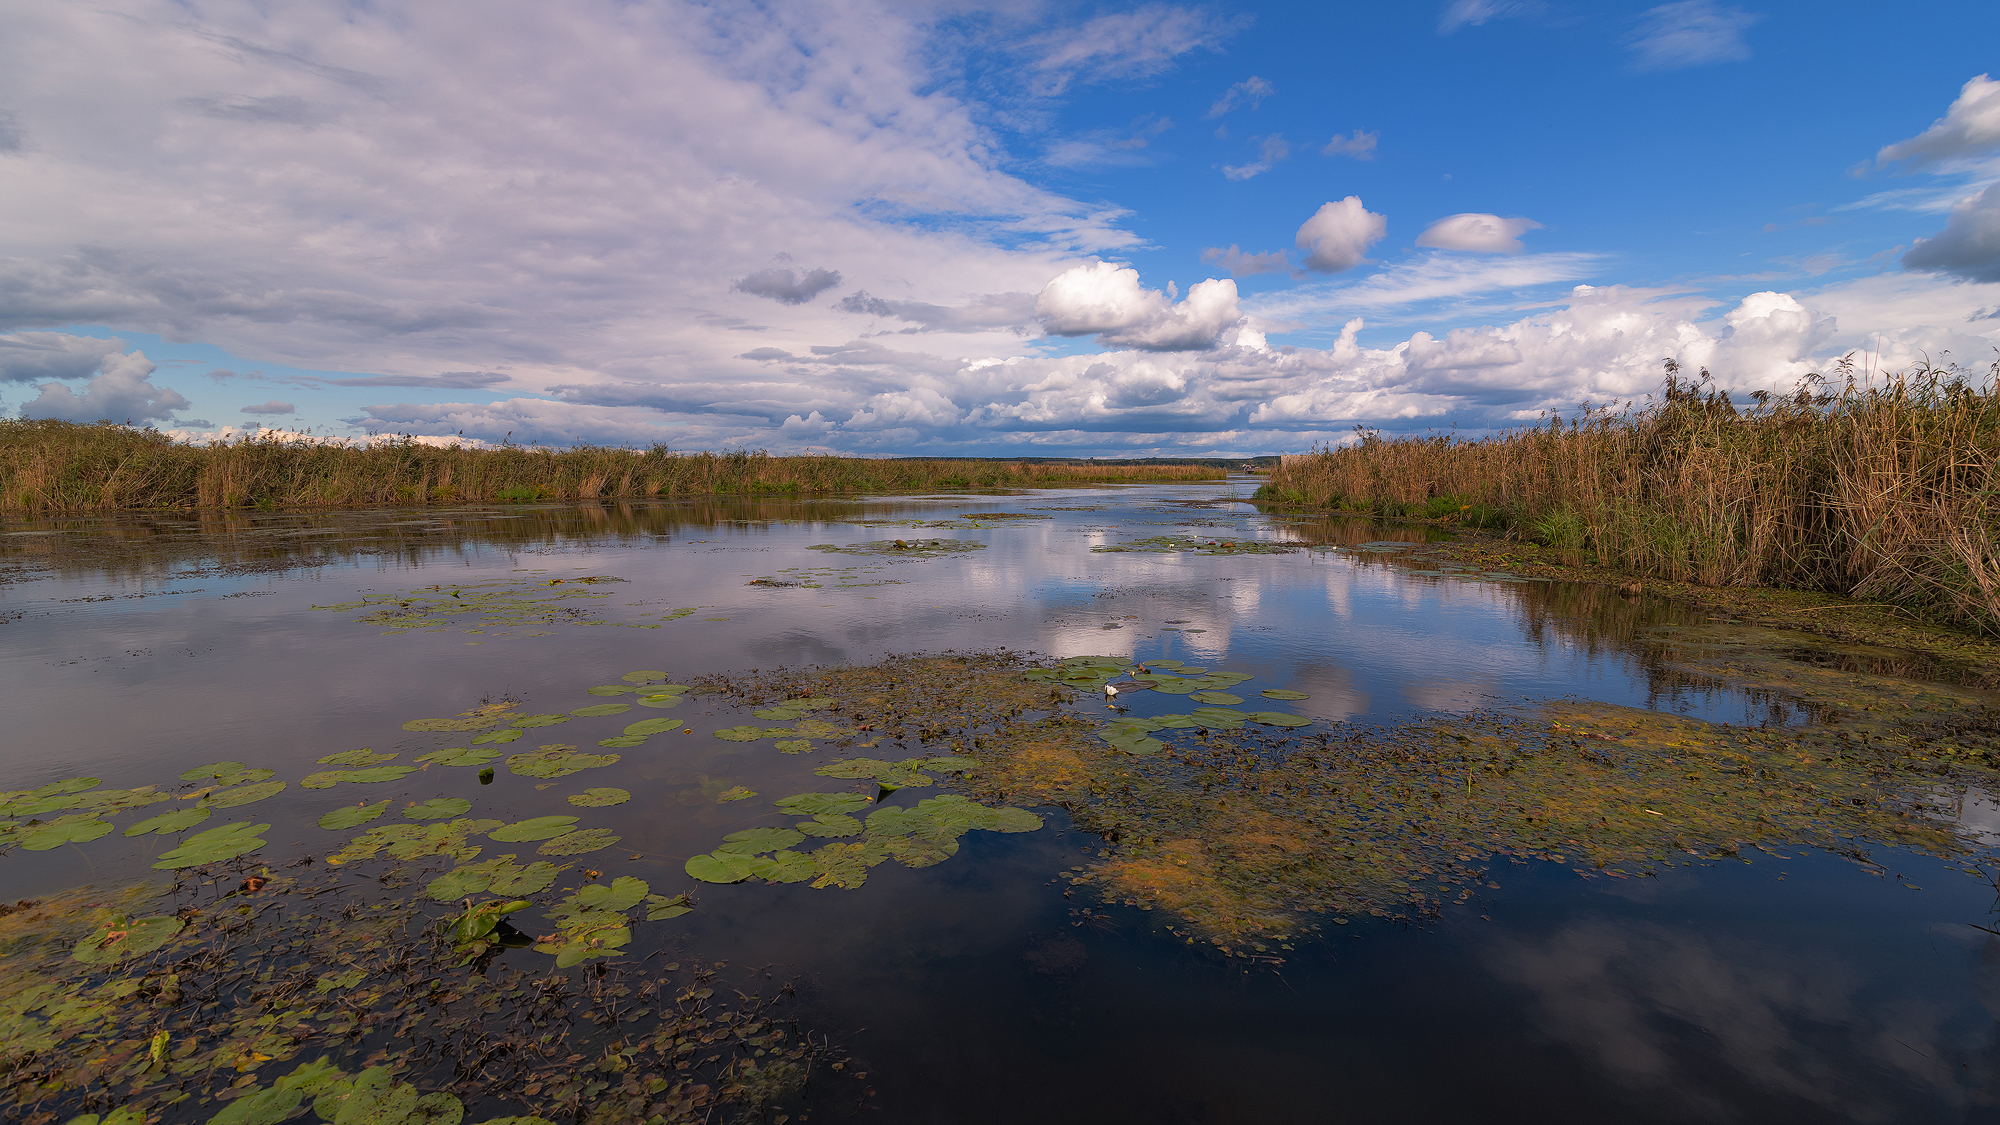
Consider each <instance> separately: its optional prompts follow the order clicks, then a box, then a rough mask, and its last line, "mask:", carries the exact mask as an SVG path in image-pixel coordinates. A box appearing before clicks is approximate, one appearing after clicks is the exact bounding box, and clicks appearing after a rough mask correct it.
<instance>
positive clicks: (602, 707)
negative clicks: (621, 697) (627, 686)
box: [570, 703, 632, 719]
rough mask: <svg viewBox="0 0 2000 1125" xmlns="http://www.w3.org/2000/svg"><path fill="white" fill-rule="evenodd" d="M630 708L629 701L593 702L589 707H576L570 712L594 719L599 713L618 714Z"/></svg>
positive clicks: (580, 716)
mask: <svg viewBox="0 0 2000 1125" xmlns="http://www.w3.org/2000/svg"><path fill="white" fill-rule="evenodd" d="M631 709H632V705H631V704H630V703H595V704H592V705H591V706H589V707H578V708H577V709H575V710H573V711H571V712H570V714H571V715H575V716H577V717H579V718H585V719H594V718H597V717H599V716H601V715H620V714H623V713H625V712H627V711H630V710H631Z"/></svg>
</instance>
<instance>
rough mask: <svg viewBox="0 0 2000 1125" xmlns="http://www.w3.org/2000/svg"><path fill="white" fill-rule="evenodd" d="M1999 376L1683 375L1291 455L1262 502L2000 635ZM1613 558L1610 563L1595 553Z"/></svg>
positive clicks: (1673, 369) (1998, 372)
mask: <svg viewBox="0 0 2000 1125" xmlns="http://www.w3.org/2000/svg"><path fill="white" fill-rule="evenodd" d="M1996 495H2000V363H1996V364H1994V366H1993V368H1992V369H1991V370H1990V371H1989V372H1988V373H1987V377H1986V379H1985V381H1984V382H1983V384H1980V383H1975V382H1973V381H1972V380H1970V379H1968V378H1967V377H1966V375H1965V374H1964V373H1963V372H1961V371H1960V370H1959V369H1958V368H1957V367H1956V366H1951V365H1947V366H1944V367H1937V366H1933V365H1931V364H1929V363H1924V364H1921V365H1919V366H1917V367H1915V368H1913V369H1911V370H1908V371H1904V372H1900V373H1896V374H1893V375H1889V376H1887V377H1886V378H1880V379H1876V380H1864V379H1861V378H1858V377H1857V375H1856V373H1855V371H1854V369H1853V367H1852V364H1851V362H1850V361H1845V360H1844V361H1842V363H1841V364H1840V366H1839V367H1838V368H1837V369H1836V370H1835V372H1834V375H1833V377H1832V378H1831V379H1827V378H1822V377H1821V376H1817V375H1814V376H1809V377H1808V378H1807V379H1806V380H1805V381H1804V382H1803V383H1801V384H1800V386H1799V387H1798V388H1797V389H1796V390H1795V391H1794V392H1792V393H1790V394H1782V395H1774V394H1770V393H1768V392H1761V391H1760V392H1757V393H1756V394H1754V395H1753V396H1752V401H1751V402H1750V403H1747V404H1743V405H1741V406H1739V405H1738V404H1737V403H1735V402H1733V401H1732V400H1731V398H1730V396H1729V395H1728V394H1727V393H1725V392H1723V391H1719V390H1716V389H1714V388H1713V383H1712V380H1711V378H1710V376H1709V373H1708V372H1707V371H1706V370H1704V371H1702V372H1701V374H1700V376H1699V377H1698V378H1695V379H1687V378H1685V377H1684V376H1683V374H1682V372H1681V370H1680V368H1679V367H1678V365H1675V364H1673V363H1669V364H1668V366H1667V377H1666V386H1665V390H1664V393H1663V394H1662V395H1660V396H1658V397H1657V398H1654V399H1651V401H1649V402H1648V403H1646V404H1645V405H1643V406H1638V407H1633V406H1626V407H1622V408H1619V407H1600V408H1594V409H1593V408H1589V407H1586V408H1584V409H1582V410H1580V411H1579V412H1578V413H1576V414H1575V415H1573V416H1571V417H1570V418H1569V419H1567V420H1565V419H1562V418H1560V417H1555V418H1551V419H1549V420H1548V421H1547V423H1546V424H1543V425H1539V426H1536V427H1534V428H1530V429H1523V430H1519V431H1515V432H1510V433H1506V434H1502V435H1499V436H1496V437H1490V438H1485V439H1480V440H1462V439H1457V438H1453V437H1448V436H1426V437H1411V438H1402V439H1395V440H1390V439H1384V438H1382V437H1381V436H1380V435H1379V434H1377V433H1375V432H1372V431H1365V430H1364V431H1362V434H1361V440H1360V441H1359V442H1357V443H1355V444H1352V445H1348V446H1343V447H1340V448H1332V449H1324V450H1319V451H1316V452H1315V453H1313V454H1310V455H1307V456H1304V457H1293V458H1288V459H1287V463H1286V464H1284V465H1282V466H1280V467H1279V469H1278V470H1276V471H1275V472H1274V473H1273V474H1272V477H1271V481H1270V483H1269V484H1268V485H1266V486H1265V487H1264V489H1262V490H1260V492H1259V498H1260V499H1265V500H1275V501H1279V502H1283V503H1290V504H1299V505H1308V506H1311V507H1316V508H1327V509H1334V510H1341V511H1363V512H1370V513H1373V514H1376V515H1382V516H1401V517H1419V518H1434V519H1446V520H1455V521H1460V522H1464V523H1469V524H1473V525H1477V526H1487V527H1495V528H1502V529H1505V530H1507V531H1508V532H1509V533H1510V534H1512V535H1514V536H1517V537H1519V538H1522V539H1527V540H1533V541H1535V542H1539V543H1541V544H1544V545H1546V546H1550V547H1554V548H1557V549H1558V550H1560V551H1561V552H1562V553H1563V554H1564V555H1565V556H1566V557H1567V559H1568V561H1570V562H1572V563H1582V562H1585V561H1595V562H1597V563H1599V564H1601V565H1605V566H1612V567H1618V568H1621V569H1624V570H1627V571H1631V572H1634V573H1637V574H1640V575H1645V576H1649V577H1655V578H1663V579H1668V580H1671V581H1676V582H1691V583H1697V584H1701V585H1708V586H1730V585H1769V586H1795V587H1804V588H1813V589H1823V590H1830V591H1835V592H1838V593H1842V594H1847V595H1851V596H1853V597H1854V598H1856V599H1858V600H1861V601H1866V602H1881V603H1895V604H1898V605H1903V606H1908V607H1914V608H1918V609H1921V610H1923V611H1926V612H1927V613H1928V614H1930V615H1932V616H1935V617H1937V618H1941V619H1943V620H1945V621H1949V622H1951V623H1954V624H1957V625H1961V626H1966V627H1970V628H1973V629H1976V630H1978V631H1981V632H1986V633H2000V537H1996V527H1995V516H1996V514H2000V510H1996V507H1995V505H1994V498H1995V496H1996ZM1590 556H1594V560H1593V559H1591V558H1590Z"/></svg>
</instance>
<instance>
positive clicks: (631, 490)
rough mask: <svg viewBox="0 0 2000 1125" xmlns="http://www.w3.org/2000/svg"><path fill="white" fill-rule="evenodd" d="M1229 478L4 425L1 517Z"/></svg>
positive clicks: (1019, 465)
mask: <svg viewBox="0 0 2000 1125" xmlns="http://www.w3.org/2000/svg"><path fill="white" fill-rule="evenodd" d="M1224 476H1226V473H1225V471H1224V470H1222V469H1219V468H1211V467H1205V466H1196V465H1120V464H1081V463H1058V464H1038V463H1034V462H1022V461H955V460H921V461H918V460H907V461H906V460H896V461H890V460H871V459H865V458H859V457H836V456H802V457H774V456H770V455H769V454H766V453H761V452H758V453H741V452H739V453H674V452H670V451H669V450H668V449H667V448H666V447H665V446H654V447H653V448H652V449H650V450H635V449H625V448H618V447H611V446H589V445H579V446H576V447H573V448H569V449H545V448H533V447H521V446H507V447H503V448H499V449H473V448H466V447H461V446H449V447H442V448H440V447H437V446H430V445H422V444H418V443H417V442H414V441H409V440H403V441H393V442H382V443H377V444H371V445H337V444H313V443H307V442H301V441H296V440H287V439H286V438H284V437H265V438H261V439H251V440H245V441H234V442H217V443H214V444H210V445H205V446H197V445H186V444H180V443H176V442H174V441H171V440H169V439H168V438H167V437H165V436H164V435H162V434H159V433H157V432H154V431H152V430H147V429H135V428H132V427H129V426H114V425H106V424H99V425H88V426H87V425H78V424H75V423H71V422H55V421H39V420H38V421H24V420H0V511H16V512H30V513H54V512H84V511H109V510H118V509H135V508H234V507H242V506H246V505H255V506H263V507H366V506H372V505H381V504H425V503H457V502H464V501H485V500H539V499H548V500H577V499H586V500H587V499H593V498H595V499H640V498H678V497H694V496H720V495H737V496H744V495H762V494H811V493H843V492H904V491H925V490H931V489H940V488H1036V487H1041V488H1046V487H1050V486H1058V485H1075V484H1096V483H1119V482H1140V481H1195V480H1216V479H1220V478H1222V477H1224Z"/></svg>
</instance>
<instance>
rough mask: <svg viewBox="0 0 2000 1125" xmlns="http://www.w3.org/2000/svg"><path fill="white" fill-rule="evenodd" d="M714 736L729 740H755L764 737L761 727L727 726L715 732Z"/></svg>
mask: <svg viewBox="0 0 2000 1125" xmlns="http://www.w3.org/2000/svg"><path fill="white" fill-rule="evenodd" d="M715 737H717V738H721V739H727V740H728V741H730V742H755V741H757V740H758V739H760V738H762V737H764V728H763V727H729V728H727V729H726V730H719V731H716V732H715Z"/></svg>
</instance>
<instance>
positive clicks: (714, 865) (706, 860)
mask: <svg viewBox="0 0 2000 1125" xmlns="http://www.w3.org/2000/svg"><path fill="white" fill-rule="evenodd" d="M978 764H979V763H978V762H977V761H975V760H974V759H971V758H965V757H959V756H947V757H937V758H911V759H908V760H905V761H901V762H885V761H880V760H877V759H874V758H846V759H841V760H838V761H834V762H829V763H828V764H826V765H824V766H821V767H820V768H819V769H817V770H815V771H813V772H815V773H817V774H819V775H820V776H822V777H836V778H845V779H850V780H868V781H873V782H875V783H876V786H877V797H876V798H875V799H874V800H870V799H869V798H868V797H866V796H864V795H862V794H859V793H853V792H846V793H798V794H794V795H792V796H790V797H784V798H781V799H779V800H777V801H774V802H772V804H773V805H774V806H776V808H777V809H778V811H779V813H782V814H786V815H788V816H793V817H810V818H811V819H809V820H799V821H796V822H794V823H793V824H792V826H791V827H789V828H780V827H775V826H761V827H756V828H747V829H744V830H742V831H740V832H732V833H730V834H729V835H727V836H725V837H723V840H722V844H721V845H720V846H718V847H717V848H715V850H714V851H712V852H709V853H707V854H705V855H697V856H693V857H690V858H689V859H688V861H687V864H686V868H687V873H688V874H689V875H691V876H693V877H694V878H696V879H699V880H701V881H702V882H705V883H740V882H743V881H744V880H746V879H753V878H754V879H762V880H764V881H765V882H769V883H803V882H806V881H807V880H810V881H811V885H812V886H813V887H815V888H825V887H844V888H847V889H849V890H852V889H854V888H856V887H859V886H861V885H862V884H863V883H864V882H866V881H867V878H868V869H869V868H871V867H875V866H878V865H880V864H883V863H886V862H888V861H889V860H891V859H894V860H896V861H897V862H899V863H902V864H903V865H904V866H906V867H929V866H931V865H933V864H937V863H942V862H944V861H945V860H947V859H950V858H951V857H952V856H954V855H956V854H958V839H959V837H961V836H963V835H965V834H966V833H967V832H971V831H975V830H984V831H990V832H1033V831H1036V830H1037V829H1039V828H1041V826H1042V818H1041V817H1038V816H1036V815H1035V814H1033V813H1031V812H1028V811H1026V810H1025V809H1017V808H989V807H987V806H985V805H981V804H978V803H977V802H974V801H972V800H970V799H969V798H966V797H963V796H959V795H957V794H945V795H943V796H938V797H929V798H926V799H924V800H921V801H919V802H917V804H916V805H915V806H902V805H884V804H880V803H879V802H880V801H881V800H882V798H884V797H886V796H888V795H889V794H890V793H893V792H895V791H897V790H899V789H906V788H920V787H924V786H929V785H931V784H933V783H935V782H936V780H937V778H936V777H934V776H932V773H959V774H963V773H965V772H966V771H968V770H972V769H974V768H976V767H977V766H978ZM925 770H930V771H932V773H925V772H923V771H925ZM871 806H873V808H874V811H873V812H870V813H869V814H868V815H867V819H866V820H863V819H862V818H861V817H859V816H856V815H854V814H856V813H859V812H861V810H863V809H867V808H869V807H871ZM808 837H813V838H818V839H822V840H843V841H849V842H845V843H829V844H825V845H823V846H821V847H818V848H814V849H812V850H810V851H806V850H798V849H799V848H800V845H802V844H804V843H805V841H806V839H807V838H808Z"/></svg>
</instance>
